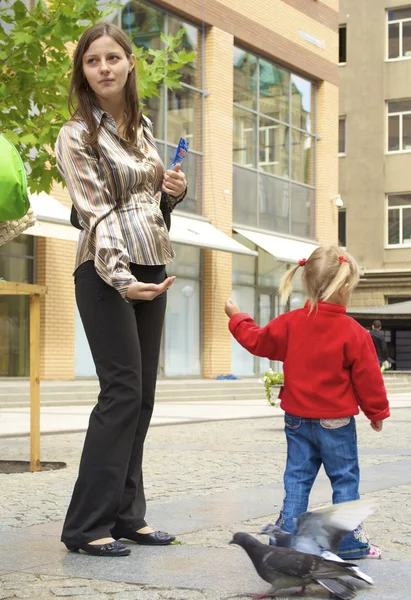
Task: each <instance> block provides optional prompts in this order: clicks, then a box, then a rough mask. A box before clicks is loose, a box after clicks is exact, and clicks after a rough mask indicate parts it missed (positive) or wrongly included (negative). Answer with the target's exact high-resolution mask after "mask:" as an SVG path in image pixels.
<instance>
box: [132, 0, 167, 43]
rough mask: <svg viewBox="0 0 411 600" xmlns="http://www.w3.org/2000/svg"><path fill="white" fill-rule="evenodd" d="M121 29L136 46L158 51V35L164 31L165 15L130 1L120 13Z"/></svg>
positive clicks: (159, 41)
mask: <svg viewBox="0 0 411 600" xmlns="http://www.w3.org/2000/svg"><path fill="white" fill-rule="evenodd" d="M121 28H122V29H123V30H124V31H125V32H126V33H127V34H128V35H129V36H130V37H131V39H132V40H133V42H134V43H135V45H136V46H139V47H143V48H147V49H148V48H153V49H154V50H160V49H161V47H162V42H161V38H160V35H161V34H162V33H164V31H165V14H164V13H163V12H161V11H160V10H158V9H156V8H153V7H151V6H147V4H143V3H142V2H139V1H138V0H131V2H128V3H127V4H126V5H125V6H124V8H123V9H122V11H121Z"/></svg>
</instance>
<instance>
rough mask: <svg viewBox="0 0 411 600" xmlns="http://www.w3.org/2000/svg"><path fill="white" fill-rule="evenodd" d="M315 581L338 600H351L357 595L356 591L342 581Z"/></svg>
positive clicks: (346, 582) (349, 584)
mask: <svg viewBox="0 0 411 600" xmlns="http://www.w3.org/2000/svg"><path fill="white" fill-rule="evenodd" d="M316 581H317V583H319V584H320V585H322V586H323V587H325V589H326V590H328V591H329V592H331V593H332V594H334V596H335V597H336V598H339V600H351V599H352V598H355V596H356V595H357V589H356V588H355V587H354V586H353V585H352V584H351V583H349V582H348V581H345V580H342V579H317V580H316Z"/></svg>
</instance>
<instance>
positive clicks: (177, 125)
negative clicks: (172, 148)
mask: <svg viewBox="0 0 411 600" xmlns="http://www.w3.org/2000/svg"><path fill="white" fill-rule="evenodd" d="M202 124H203V118H202V96H201V94H200V93H199V92H194V91H193V90H189V89H188V88H180V89H177V90H168V106H167V142H169V143H171V144H175V145H176V146H177V145H178V142H179V140H180V137H184V138H187V139H188V141H189V142H190V149H191V150H197V151H198V152H201V151H202Z"/></svg>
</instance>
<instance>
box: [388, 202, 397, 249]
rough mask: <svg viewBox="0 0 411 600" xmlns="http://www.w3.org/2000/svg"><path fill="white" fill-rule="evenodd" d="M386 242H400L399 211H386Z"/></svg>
mask: <svg viewBox="0 0 411 600" xmlns="http://www.w3.org/2000/svg"><path fill="white" fill-rule="evenodd" d="M388 243H389V244H399V243H400V211H399V210H389V211H388Z"/></svg>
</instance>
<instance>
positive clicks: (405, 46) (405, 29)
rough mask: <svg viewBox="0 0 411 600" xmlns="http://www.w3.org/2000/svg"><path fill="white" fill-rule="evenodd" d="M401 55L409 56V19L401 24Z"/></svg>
mask: <svg viewBox="0 0 411 600" xmlns="http://www.w3.org/2000/svg"><path fill="white" fill-rule="evenodd" d="M402 55H403V56H411V21H408V22H407V23H403V25H402Z"/></svg>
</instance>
